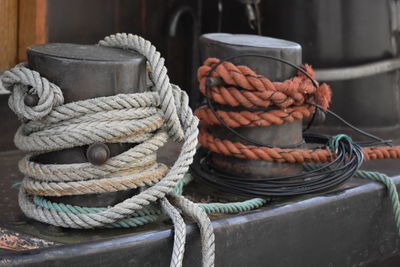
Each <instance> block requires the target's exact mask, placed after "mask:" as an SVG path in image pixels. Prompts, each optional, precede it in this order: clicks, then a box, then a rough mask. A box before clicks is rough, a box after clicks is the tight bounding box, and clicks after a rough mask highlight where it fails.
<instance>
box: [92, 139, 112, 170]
mask: <svg viewBox="0 0 400 267" xmlns="http://www.w3.org/2000/svg"><path fill="white" fill-rule="evenodd" d="M86 158H87V159H88V161H89V162H90V163H92V164H93V165H102V164H104V163H105V162H106V161H107V160H108V159H109V158H110V148H109V147H108V146H107V145H106V144H103V143H95V144H91V145H90V146H89V147H88V149H87V150H86Z"/></svg>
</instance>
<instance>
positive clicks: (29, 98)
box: [24, 94, 39, 107]
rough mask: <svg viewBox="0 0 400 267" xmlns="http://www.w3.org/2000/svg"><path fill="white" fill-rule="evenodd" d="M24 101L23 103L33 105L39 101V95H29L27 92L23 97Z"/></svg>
mask: <svg viewBox="0 0 400 267" xmlns="http://www.w3.org/2000/svg"><path fill="white" fill-rule="evenodd" d="M24 103H25V105H27V106H28V107H34V106H36V105H37V104H38V103H39V96H38V95H30V94H27V95H26V96H25V97H24Z"/></svg>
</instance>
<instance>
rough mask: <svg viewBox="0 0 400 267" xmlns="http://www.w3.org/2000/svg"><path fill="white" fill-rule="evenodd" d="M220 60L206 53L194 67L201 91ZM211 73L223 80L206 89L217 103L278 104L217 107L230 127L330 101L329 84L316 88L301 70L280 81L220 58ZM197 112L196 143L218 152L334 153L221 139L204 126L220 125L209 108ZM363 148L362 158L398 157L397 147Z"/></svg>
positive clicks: (288, 156) (298, 158) (259, 155)
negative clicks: (233, 109) (199, 123)
mask: <svg viewBox="0 0 400 267" xmlns="http://www.w3.org/2000/svg"><path fill="white" fill-rule="evenodd" d="M219 61H220V60H219V59H216V58H209V59H207V60H206V61H205V62H204V65H203V66H201V67H200V68H199V70H198V79H199V82H200V91H201V92H202V93H203V94H204V95H205V94H206V79H207V77H208V75H209V72H210V70H211V68H212V67H213V65H214V64H217V63H219ZM304 68H305V70H306V72H307V73H308V74H309V75H310V76H311V77H314V72H313V70H312V68H311V66H309V65H305V66H304ZM210 76H211V77H220V78H222V80H223V81H224V83H225V85H219V86H212V87H211V88H210V90H209V92H208V97H209V98H211V99H212V100H213V101H215V102H217V103H219V104H223V105H229V106H233V107H239V106H241V107H245V108H254V107H268V106H273V105H274V106H277V107H279V108H280V109H271V110H269V111H254V112H253V111H248V110H244V111H239V112H235V111H225V110H216V113H217V114H218V115H219V117H220V118H221V119H222V120H223V121H224V122H225V123H226V124H227V125H228V126H230V127H232V128H236V127H255V126H269V125H272V124H283V123H285V122H293V121H294V120H302V119H303V118H305V117H309V116H311V115H312V114H313V113H314V112H315V107H314V106H312V105H309V104H307V103H315V104H318V105H320V106H321V107H322V108H323V109H325V110H326V109H327V108H328V106H329V102H330V100H331V90H330V88H329V86H328V85H326V84H321V85H318V87H317V88H315V86H314V85H313V84H312V82H311V81H310V80H309V79H308V78H307V77H306V76H305V75H304V74H303V73H301V72H299V73H298V74H297V76H295V77H294V78H291V79H288V80H286V81H284V82H271V81H270V80H268V79H267V78H265V77H264V76H260V75H257V74H256V73H255V72H254V71H253V70H251V69H250V68H248V67H246V66H236V65H234V64H233V63H231V62H223V63H221V64H220V65H218V66H217V67H216V68H215V70H214V71H213V72H212V73H211V75H210ZM195 114H196V116H197V117H198V118H199V119H200V122H201V124H202V125H203V127H202V128H201V129H200V134H199V142H200V144H201V145H202V146H204V147H206V148H208V149H209V150H211V151H213V152H216V153H219V154H223V155H227V156H234V157H238V158H247V159H253V160H265V161H271V162H290V163H302V162H329V161H331V160H332V159H333V153H332V152H331V151H329V150H328V149H282V148H278V147H274V148H269V147H261V146H254V145H245V144H242V143H240V142H232V141H230V140H221V139H219V138H216V137H214V136H213V135H211V134H210V133H209V132H208V130H207V127H206V126H207V125H219V124H221V122H220V121H219V120H218V119H217V117H216V116H215V114H214V113H213V112H212V111H211V110H210V108H209V107H207V106H205V105H204V106H201V107H200V108H198V109H197V110H196V111H195ZM363 152H364V156H365V159H366V160H370V159H383V158H400V146H379V147H366V148H363Z"/></svg>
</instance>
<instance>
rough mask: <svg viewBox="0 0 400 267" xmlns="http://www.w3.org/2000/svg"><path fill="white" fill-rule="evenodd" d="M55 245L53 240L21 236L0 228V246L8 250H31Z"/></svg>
mask: <svg viewBox="0 0 400 267" xmlns="http://www.w3.org/2000/svg"><path fill="white" fill-rule="evenodd" d="M52 245H55V243H54V242H51V241H46V240H43V239H39V238H33V237H28V236H23V235H21V234H19V233H15V232H11V231H9V230H6V229H3V228H0V248H2V249H8V250H16V251H20V250H31V249H37V248H42V247H48V246H52Z"/></svg>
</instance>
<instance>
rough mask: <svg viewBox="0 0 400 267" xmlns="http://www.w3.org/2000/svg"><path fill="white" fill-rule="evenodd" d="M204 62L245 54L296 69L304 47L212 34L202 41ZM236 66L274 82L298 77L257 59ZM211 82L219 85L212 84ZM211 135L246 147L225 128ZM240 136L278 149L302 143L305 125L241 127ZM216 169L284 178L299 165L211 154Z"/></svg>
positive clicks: (260, 38) (242, 59)
mask: <svg viewBox="0 0 400 267" xmlns="http://www.w3.org/2000/svg"><path fill="white" fill-rule="evenodd" d="M200 48H201V57H202V60H205V59H206V58H208V57H217V58H219V59H224V58H227V57H232V56H236V55H242V54H259V55H268V56H274V57H278V58H282V59H284V60H287V61H289V62H291V63H294V64H296V65H299V64H301V46H300V45H299V44H297V43H294V42H289V41H286V40H281V39H275V38H269V37H264V36H256V35H245V34H235V35H233V34H225V33H211V34H205V35H202V36H201V38H200ZM233 63H235V64H240V65H247V66H248V67H250V68H252V69H253V70H254V71H255V72H256V73H258V74H261V75H264V76H265V77H267V78H269V79H270V80H272V81H282V80H285V79H287V78H290V77H293V76H294V75H295V70H294V69H293V68H291V67H290V66H287V65H284V64H282V63H280V62H276V61H273V60H268V59H265V58H261V57H260V58H258V57H253V56H252V57H240V58H238V59H236V60H233ZM210 82H218V81H212V80H210ZM227 109H228V108H227ZM209 129H210V132H211V133H212V134H213V135H214V136H216V137H218V138H221V139H229V140H231V141H234V142H242V143H246V142H245V141H244V140H242V139H241V138H240V137H238V136H236V135H234V134H233V133H231V132H230V131H228V130H227V129H225V128H224V127H223V126H220V125H216V126H213V127H209ZM235 130H236V131H237V132H239V133H240V134H241V135H244V136H245V137H247V138H250V139H253V140H255V141H257V142H260V143H268V144H272V145H275V146H286V145H294V144H298V143H300V142H301V141H302V121H300V120H296V121H294V122H291V123H284V124H282V125H271V126H268V127H261V126H259V127H250V128H248V127H239V128H236V129H235ZM211 160H212V162H213V164H214V165H215V166H214V167H215V168H216V169H220V170H223V172H225V173H232V174H236V175H237V174H240V175H248V176H250V177H257V176H263V177H268V176H282V175H290V174H294V173H298V172H300V171H301V170H302V166H301V165H300V164H288V163H271V162H265V161H256V160H249V159H238V158H234V157H229V156H224V155H220V154H217V153H212V158H211Z"/></svg>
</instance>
